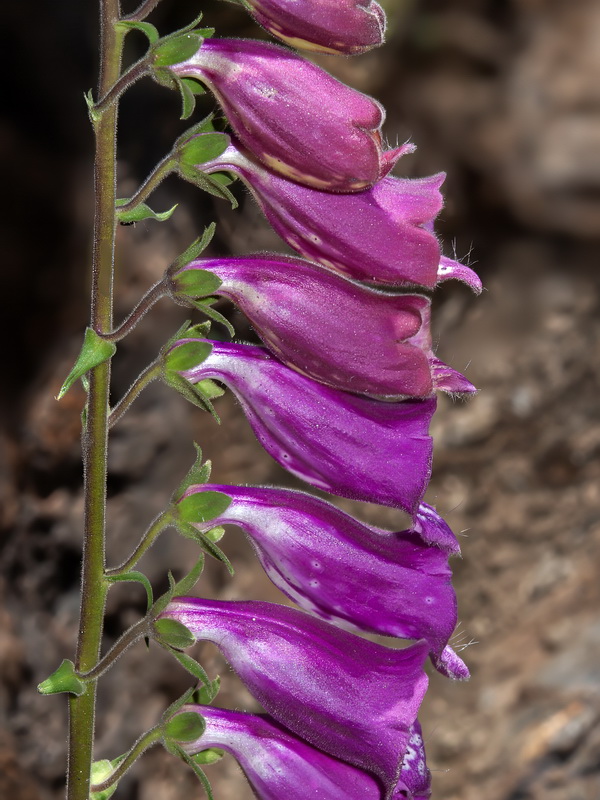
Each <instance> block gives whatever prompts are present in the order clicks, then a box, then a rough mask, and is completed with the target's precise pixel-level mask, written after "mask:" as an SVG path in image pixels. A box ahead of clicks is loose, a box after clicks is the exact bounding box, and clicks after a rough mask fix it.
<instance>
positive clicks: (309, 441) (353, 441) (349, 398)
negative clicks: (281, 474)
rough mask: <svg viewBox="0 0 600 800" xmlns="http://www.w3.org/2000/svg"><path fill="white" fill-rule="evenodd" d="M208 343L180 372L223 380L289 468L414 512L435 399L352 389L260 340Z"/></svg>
mask: <svg viewBox="0 0 600 800" xmlns="http://www.w3.org/2000/svg"><path fill="white" fill-rule="evenodd" d="M178 344H187V342H186V340H180V342H179V343H176V344H175V347H177V346H178ZM211 344H212V350H211V352H210V355H209V356H208V357H207V358H206V359H205V360H204V361H203V362H202V363H200V364H199V365H198V366H197V367H196V368H190V369H187V370H185V371H183V372H181V375H182V376H183V377H184V378H185V379H186V380H188V381H189V382H191V383H197V382H199V381H203V380H205V379H206V378H215V379H216V380H219V381H223V383H225V384H226V385H227V386H228V387H229V388H230V389H231V390H232V391H233V392H234V393H235V394H236V396H237V397H238V399H239V401H240V403H241V404H242V408H243V409H244V412H245V413H246V416H247V417H248V420H249V422H250V424H251V425H252V428H253V430H254V433H255V434H256V437H257V438H258V440H259V441H260V443H261V444H262V445H263V447H264V448H265V450H266V451H267V452H268V453H269V455H271V456H272V457H273V458H274V459H275V460H276V461H278V462H279V464H281V466H282V467H283V468H284V469H287V470H288V471H289V472H291V473H292V474H294V475H296V476H297V477H299V478H301V479H302V480H304V481H306V482H307V483H310V484H312V485H313V486H316V487H317V488H319V489H322V490H323V491H326V492H331V493H332V494H338V495H342V496H345V497H351V498H353V499H355V500H365V501H367V502H373V503H380V504H381V505H389V506H395V507H399V508H403V509H404V510H406V511H408V512H409V513H411V514H412V513H415V512H416V510H417V508H418V506H419V503H420V502H421V499H422V497H423V494H424V492H425V488H426V487H427V483H428V481H429V476H430V472H431V454H432V441H431V437H430V436H429V433H428V430H429V422H430V420H431V417H432V415H433V413H434V411H435V406H436V401H435V398H428V399H426V400H404V401H402V402H400V403H388V402H382V401H380V400H374V399H371V398H367V397H360V396H356V395H351V394H347V393H346V392H341V391H339V390H337V389H331V388H330V387H329V386H324V385H323V384H320V383H316V382H315V381H313V380H311V379H310V378H307V377H305V376H304V375H301V374H300V373H298V372H296V371H295V370H292V369H290V368H289V367H286V366H285V364H282V362H281V361H279V360H278V359H277V358H275V357H274V356H272V355H271V354H270V353H269V352H268V351H267V350H265V349H264V348H263V347H258V346H256V345H247V344H229V343H226V342H211ZM171 352H173V351H171Z"/></svg>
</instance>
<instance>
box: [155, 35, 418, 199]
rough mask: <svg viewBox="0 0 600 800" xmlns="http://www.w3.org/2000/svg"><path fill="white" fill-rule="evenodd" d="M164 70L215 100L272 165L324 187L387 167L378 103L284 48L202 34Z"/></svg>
mask: <svg viewBox="0 0 600 800" xmlns="http://www.w3.org/2000/svg"><path fill="white" fill-rule="evenodd" d="M170 69H171V70H172V71H173V72H174V73H176V74H177V75H179V76H180V77H190V78H197V79H198V80H200V81H202V82H203V83H205V84H206V85H207V86H208V87H209V88H210V90H211V91H212V92H213V94H214V95H215V97H216V98H217V100H218V101H219V103H220V105H221V107H222V109H223V111H224V113H225V116H226V117H227V120H228V121H229V124H230V125H231V127H232V128H233V130H234V131H235V133H236V135H237V136H238V138H239V140H240V142H242V144H243V146H244V147H247V148H248V150H250V151H251V152H252V153H253V154H254V156H255V157H256V158H258V159H260V161H262V162H263V163H264V164H266V165H267V166H269V167H270V168H271V169H273V170H275V171H276V172H278V173H280V174H282V175H285V176H286V177H287V178H289V179H291V180H294V181H298V182H299V183H302V184H306V185H308V186H313V187H315V188H317V189H325V190H327V191H330V192H356V191H358V190H360V189H364V188H365V187H367V186H372V185H373V184H374V183H376V182H377V181H378V180H379V179H380V178H382V177H383V176H384V175H387V173H388V172H389V171H390V170H391V169H392V167H393V166H394V164H395V163H396V161H397V159H398V158H399V157H400V155H401V154H402V148H399V149H395V150H388V151H385V152H384V151H383V149H382V140H381V133H380V128H381V125H382V123H383V120H384V118H385V112H384V110H383V107H382V106H381V105H380V104H379V103H378V102H377V101H375V100H373V98H371V97H368V96H367V95H365V94H362V93H361V92H357V91H356V90H355V89H351V88H350V87H348V86H345V85H344V84H343V83H341V82H340V81H338V80H336V79H335V78H332V77H331V75H329V74H328V73H327V72H325V71H324V70H322V69H321V68H320V67H317V66H316V65H315V64H312V63H311V62H310V61H307V60H306V59H304V58H302V56H299V55H297V54H296V53H293V52H292V51H290V50H288V49H287V48H283V47H279V45H275V44H268V43H266V42H258V41H253V40H251V39H204V40H203V42H202V46H201V48H200V49H199V50H198V52H197V53H196V54H195V55H193V56H192V57H191V58H189V59H188V60H187V61H183V62H181V63H180V64H175V65H174V66H172V67H170Z"/></svg>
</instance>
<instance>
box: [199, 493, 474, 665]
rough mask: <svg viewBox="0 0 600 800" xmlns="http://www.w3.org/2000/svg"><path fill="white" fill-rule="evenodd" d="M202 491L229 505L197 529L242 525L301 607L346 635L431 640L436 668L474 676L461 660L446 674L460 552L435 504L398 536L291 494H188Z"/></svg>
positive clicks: (281, 585) (421, 508) (269, 570)
mask: <svg viewBox="0 0 600 800" xmlns="http://www.w3.org/2000/svg"><path fill="white" fill-rule="evenodd" d="M206 491H208V492H211V493H212V492H219V493H222V494H223V495H225V496H226V497H228V498H230V500H231V502H230V504H229V505H227V507H226V509H225V510H224V511H223V513H222V514H218V515H216V516H215V517H213V518H211V519H210V520H209V521H206V522H205V521H204V520H202V521H200V522H195V521H194V520H191V521H192V522H193V524H195V525H196V527H198V528H199V529H200V530H202V531H207V530H210V529H211V528H212V527H214V526H215V525H228V524H231V525H238V526H239V527H240V528H242V530H243V531H244V532H245V533H246V534H247V535H248V537H249V539H250V541H251V543H252V545H253V546H254V549H255V550H256V554H257V556H258V558H259V560H260V562H261V564H262V566H263V568H264V570H265V572H266V573H267V575H268V576H269V578H270V579H271V580H272V581H273V583H274V584H275V586H277V587H278V588H279V589H280V590H281V591H282V592H283V593H284V594H285V595H287V596H288V597H289V598H290V599H291V600H294V601H295V602H296V603H297V604H298V605H299V606H300V607H301V608H302V609H304V610H305V611H308V612H310V613H312V614H315V615H316V616H319V617H321V618H322V619H324V620H327V621H328V622H334V623H336V624H339V625H341V626H342V627H344V628H348V629H350V630H358V631H365V632H369V633H379V634H382V635H384V636H397V637H399V638H401V639H425V640H426V641H427V642H428V643H429V648H430V651H431V658H432V661H433V663H434V665H435V666H436V668H437V669H439V671H440V672H442V673H443V674H445V675H449V677H452V678H458V679H464V678H465V677H467V676H468V671H467V669H466V667H465V666H464V664H463V662H462V661H461V660H460V659H459V658H458V656H456V654H454V656H455V658H456V659H458V661H459V662H460V664H461V665H462V668H461V669H459V670H455V671H453V672H449V671H448V668H447V667H448V664H447V662H448V656H450V653H449V652H448V651H449V650H450V648H448V639H449V638H450V636H451V635H452V633H453V632H454V628H455V626H456V616H457V611H456V595H455V593H454V589H453V588H452V584H451V577H452V573H451V571H450V568H449V566H448V557H449V556H450V555H451V554H452V553H458V552H459V546H458V542H457V541H456V537H455V536H454V534H453V533H452V531H451V530H450V528H449V527H448V526H447V525H446V523H445V522H444V520H443V519H442V518H441V517H440V516H439V515H438V514H437V513H436V511H435V510H434V509H433V508H431V506H428V505H425V504H424V503H422V504H421V505H420V506H419V510H418V512H417V515H416V517H415V524H414V525H413V527H412V528H410V529H409V530H404V531H400V532H399V533H392V532H390V531H386V530H381V529H380V528H375V527H373V526H371V525H366V524H365V523H363V522H359V521H358V520H356V519H354V518H353V517H351V516H350V515H349V514H345V513H344V512H343V511H340V509H338V508H336V507H335V506H333V505H331V503H328V502H326V501H325V500H321V499H320V498H318V497H313V496H312V495H309V494H305V493H304V492H297V491H293V490H292V489H274V488H270V487H263V486H258V487H253V486H223V485H220V484H219V485H217V484H203V485H196V486H191V487H190V488H189V489H188V491H187V492H186V495H185V496H186V497H189V496H190V495H195V496H196V497H198V496H200V497H201V496H202V493H204V492H206ZM450 666H451V667H452V666H453V665H452V664H450Z"/></svg>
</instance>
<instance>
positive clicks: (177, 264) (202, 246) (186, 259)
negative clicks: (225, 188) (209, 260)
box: [167, 222, 221, 285]
mask: <svg viewBox="0 0 600 800" xmlns="http://www.w3.org/2000/svg"><path fill="white" fill-rule="evenodd" d="M216 229H217V226H216V225H215V223H214V222H211V223H210V225H208V226H207V227H206V228H205V229H204V231H203V233H202V236H200V237H199V238H197V239H194V241H193V242H192V243H191V245H190V246H189V247H188V248H186V249H185V250H184V251H183V253H181V255H179V256H177V258H176V259H175V261H173V263H172V264H171V266H170V267H169V269H168V271H167V272H168V274H169V275H173V274H174V273H175V272H178V271H179V270H181V269H183V267H187V265H188V264H190V263H191V262H192V261H194V260H195V259H196V258H198V256H199V255H200V253H203V252H204V251H205V250H206V248H207V247H208V245H209V244H210V243H211V241H212V238H213V236H214V235H215V231H216ZM219 285H221V282H220V281H219Z"/></svg>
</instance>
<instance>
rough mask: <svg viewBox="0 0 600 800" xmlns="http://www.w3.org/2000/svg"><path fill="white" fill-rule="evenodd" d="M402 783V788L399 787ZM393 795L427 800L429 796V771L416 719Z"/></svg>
mask: <svg viewBox="0 0 600 800" xmlns="http://www.w3.org/2000/svg"><path fill="white" fill-rule="evenodd" d="M402 785H404V789H402V788H401V787H402ZM394 797H398V798H400V797H406V798H407V800H428V798H429V797H431V772H430V771H429V769H428V768H427V760H426V758H425V745H424V743H423V731H422V730H421V725H420V724H419V721H418V720H415V723H414V725H413V726H412V728H411V731H410V738H409V740H408V747H407V748H406V753H405V754H404V761H403V763H402V773H401V775H400V781H399V782H398V786H397V787H396V794H395V795H394Z"/></svg>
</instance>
